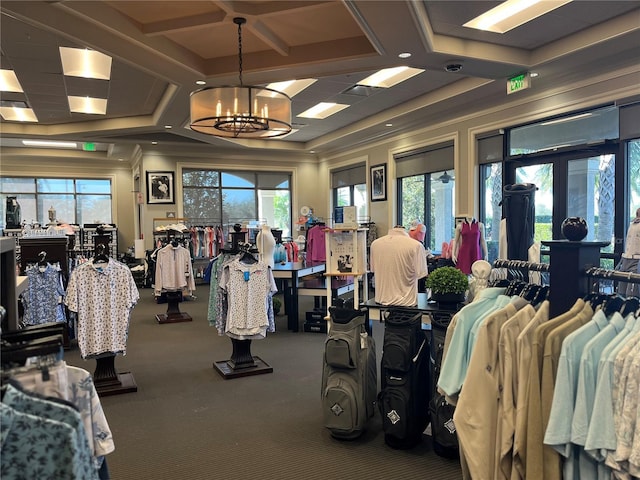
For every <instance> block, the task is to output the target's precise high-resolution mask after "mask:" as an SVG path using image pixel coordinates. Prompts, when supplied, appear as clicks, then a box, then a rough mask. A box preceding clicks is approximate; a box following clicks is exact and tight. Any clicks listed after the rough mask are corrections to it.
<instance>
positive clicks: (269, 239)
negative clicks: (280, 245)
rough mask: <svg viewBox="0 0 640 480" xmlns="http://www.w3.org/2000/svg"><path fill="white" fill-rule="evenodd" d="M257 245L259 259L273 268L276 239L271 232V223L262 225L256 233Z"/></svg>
mask: <svg viewBox="0 0 640 480" xmlns="http://www.w3.org/2000/svg"><path fill="white" fill-rule="evenodd" d="M256 246H257V247H258V254H259V260H260V261H261V262H263V263H266V264H267V265H269V266H270V267H271V268H273V266H274V264H275V262H274V252H275V249H276V239H275V237H274V236H273V233H271V227H269V225H262V228H261V229H260V231H259V232H258V234H257V235H256Z"/></svg>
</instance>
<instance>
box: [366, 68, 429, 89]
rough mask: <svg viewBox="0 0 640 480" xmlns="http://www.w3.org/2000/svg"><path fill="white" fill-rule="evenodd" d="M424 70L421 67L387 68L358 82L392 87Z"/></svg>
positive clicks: (372, 85)
mask: <svg viewBox="0 0 640 480" xmlns="http://www.w3.org/2000/svg"><path fill="white" fill-rule="evenodd" d="M422 72H424V70H422V69H420V68H412V67H394V68H385V69H382V70H379V71H377V72H376V73H374V74H373V75H370V76H368V77H367V78H365V79H364V80H361V81H359V82H358V85H366V86H368V87H381V88H390V87H393V86H394V85H397V84H398V83H400V82H404V81H405V80H408V79H410V78H411V77H415V76H416V75H418V74H420V73H422Z"/></svg>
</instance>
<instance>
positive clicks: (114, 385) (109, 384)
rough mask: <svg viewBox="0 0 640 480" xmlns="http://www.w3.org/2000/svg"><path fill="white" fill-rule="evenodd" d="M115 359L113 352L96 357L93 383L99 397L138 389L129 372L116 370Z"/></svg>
mask: <svg viewBox="0 0 640 480" xmlns="http://www.w3.org/2000/svg"><path fill="white" fill-rule="evenodd" d="M115 359H116V355H115V354H114V353H109V354H105V355H104V356H100V357H98V358H96V369H95V371H94V372H93V383H94V385H95V387H96V391H97V392H98V395H99V396H101V397H107V396H109V395H119V394H121V393H132V392H137V391H138V385H136V381H135V380H134V378H133V374H132V373H131V372H121V373H118V372H116V367H115Z"/></svg>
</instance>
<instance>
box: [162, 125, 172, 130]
mask: <svg viewBox="0 0 640 480" xmlns="http://www.w3.org/2000/svg"><path fill="white" fill-rule="evenodd" d="M164 128H167V129H169V128H173V127H172V126H171V125H165V126H164Z"/></svg>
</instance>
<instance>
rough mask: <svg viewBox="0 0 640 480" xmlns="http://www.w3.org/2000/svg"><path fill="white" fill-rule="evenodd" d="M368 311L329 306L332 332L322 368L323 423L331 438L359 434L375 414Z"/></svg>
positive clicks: (373, 359) (375, 370) (373, 358)
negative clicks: (367, 325)
mask: <svg viewBox="0 0 640 480" xmlns="http://www.w3.org/2000/svg"><path fill="white" fill-rule="evenodd" d="M367 313H368V312H367V310H351V309H346V308H337V307H330V308H329V314H330V316H331V329H330V331H329V334H328V336H327V339H326V340H325V348H324V365H323V369H322V409H323V413H324V424H325V427H326V428H327V429H329V431H330V432H331V435H332V436H333V437H335V438H339V439H346V440H348V439H353V438H357V437H359V436H360V435H362V434H363V433H364V432H365V430H366V427H367V423H368V421H369V419H370V418H371V417H372V416H373V414H374V413H375V401H376V393H377V389H378V368H377V363H376V346H375V342H374V340H373V337H371V336H369V334H368V333H367V329H366V327H365V322H366V321H367V318H368V315H367Z"/></svg>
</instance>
